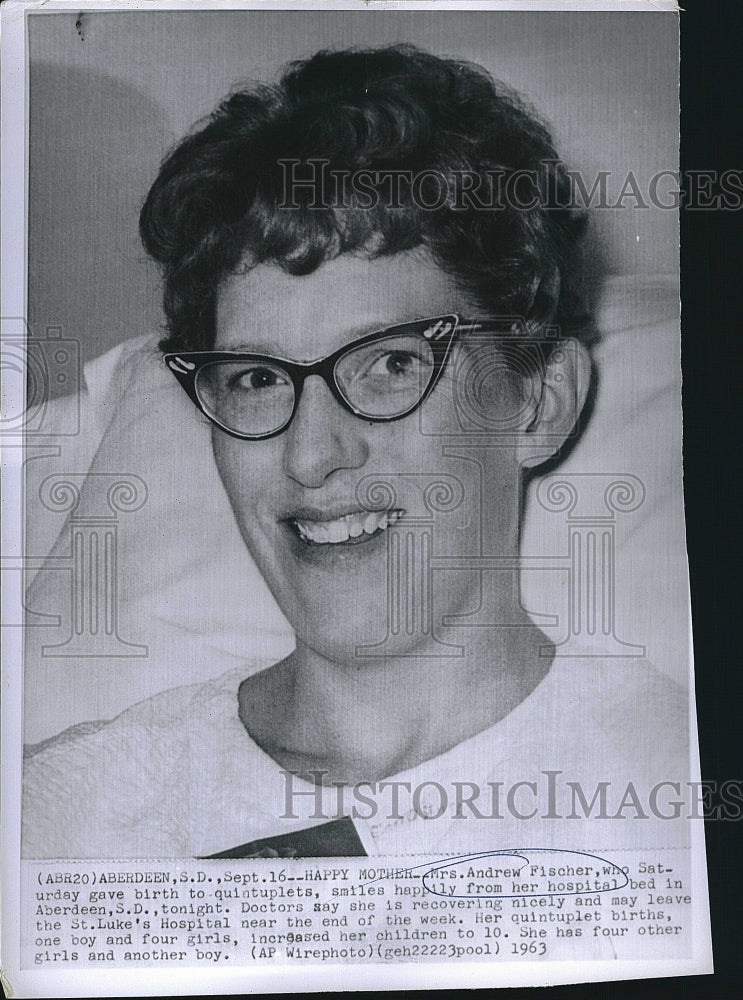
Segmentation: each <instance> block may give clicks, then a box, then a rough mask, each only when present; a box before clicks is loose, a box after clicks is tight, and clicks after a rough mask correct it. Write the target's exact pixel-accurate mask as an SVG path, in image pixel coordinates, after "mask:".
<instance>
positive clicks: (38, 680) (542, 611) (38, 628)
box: [25, 276, 689, 743]
mask: <svg viewBox="0 0 743 1000" xmlns="http://www.w3.org/2000/svg"><path fill="white" fill-rule="evenodd" d="M597 320H598V326H599V329H600V331H601V340H600V342H599V344H598V345H597V347H596V349H595V351H594V358H595V364H596V369H597V375H598V381H597V391H596V398H595V404H594V406H593V413H592V416H591V419H590V421H589V423H588V425H587V428H586V430H585V432H584V433H583V435H582V436H581V437H580V439H579V440H578V441H577V443H576V446H575V447H574V448H573V449H572V450H571V451H570V453H569V455H568V456H567V457H566V459H565V460H564V461H563V463H562V464H561V465H560V466H559V467H557V468H556V469H552V470H550V471H549V472H548V473H547V474H546V475H544V476H541V477H537V478H535V480H534V481H533V482H532V483H531V484H530V486H529V490H528V496H527V501H526V505H525V520H524V526H523V534H522V552H523V555H524V565H525V570H524V573H523V579H522V592H523V601H524V605H525V607H526V608H527V609H528V610H529V611H530V612H531V613H532V614H533V615H534V617H535V620H536V621H537V622H538V624H539V625H540V627H541V628H543V630H544V631H545V633H546V634H547V635H548V636H549V637H550V639H551V640H552V641H554V642H556V643H557V644H558V655H573V654H574V653H575V652H576V651H577V650H579V649H580V648H581V647H582V648H583V649H585V643H586V641H588V643H589V645H590V646H591V647H592V648H593V650H594V652H597V651H598V648H599V646H600V648H601V652H602V653H604V654H608V655H612V656H617V657H618V659H617V661H616V662H617V669H621V665H622V661H623V658H624V657H627V656H630V657H632V656H637V655H644V656H647V658H648V659H650V660H651V661H652V662H653V663H655V665H656V666H658V667H659V668H660V669H662V670H664V671H665V672H666V673H667V674H669V675H670V676H671V677H673V678H674V679H676V680H679V681H682V682H685V681H686V680H687V673H688V660H689V649H688V636H689V609H688V581H687V567H686V559H685V545H684V521H683V495H682V478H681V476H682V468H681V405H680V338H679V300H678V282H677V279H676V277H675V276H670V277H663V276H660V277H655V278H646V279H638V278H635V277H624V276H617V277H613V278H610V279H608V280H607V281H606V282H605V285H604V288H603V291H602V294H601V299H600V302H599V307H598V310H597ZM85 384H86V389H85V392H84V394H83V397H82V399H80V400H69V399H68V400H58V401H55V402H54V403H52V404H50V406H51V407H53V408H54V407H56V408H58V412H59V413H60V416H61V412H62V410H63V408H64V407H65V406H70V405H73V404H74V405H79V406H80V412H81V433H80V435H78V436H77V437H76V438H72V439H70V438H62V437H60V438H58V439H57V440H56V442H53V443H55V444H56V445H57V447H58V451H59V454H55V455H51V456H49V457H32V458H30V459H29V460H28V461H27V462H26V466H25V475H26V479H25V489H26V497H27V514H26V516H27V525H26V552H27V554H28V555H30V556H32V557H37V559H38V557H41V556H47V559H46V561H45V562H44V565H43V568H42V569H41V570H39V571H38V572H36V574H35V576H33V578H32V579H30V580H29V587H28V591H27V614H28V618H27V622H28V626H29V627H28V628H27V629H26V636H27V643H26V648H27V654H26V673H25V700H26V707H25V739H26V741H27V742H29V743H34V742H38V741H39V740H42V739H44V738H46V737H48V736H50V735H52V734H53V733H56V732H59V731H60V730H62V729H64V728H66V727H68V726H70V725H73V724H75V723H78V722H81V721H84V720H91V719H99V718H110V717H111V716H113V715H115V714H116V713H118V712H119V711H121V710H123V709H124V708H125V707H127V706H128V705H130V704H132V703H133V702H135V701H138V700H141V699H142V698H145V697H148V696H149V695H151V694H154V693H156V692H157V691H160V690H163V689H166V688H169V687H172V686H175V685H177V684H184V683H192V682H196V681H199V680H202V679H205V678H207V677H211V676H216V675H218V674H220V673H222V672H224V671H225V670H227V669H229V668H231V667H234V666H236V665H239V663H240V662H241V660H243V659H245V658H246V657H247V656H249V655H250V656H253V655H255V653H256V652H257V651H259V652H260V654H261V656H263V657H270V658H272V659H278V658H280V657H282V656H285V655H286V654H287V653H288V652H289V651H290V650H291V649H292V647H293V634H292V631H291V628H290V626H289V625H288V623H287V622H286V620H285V618H284V617H283V615H282V614H281V612H280V610H279V608H278V607H277V605H276V603H275V601H274V600H273V598H272V596H271V594H270V593H269V591H268V588H267V586H266V585H265V583H264V582H263V580H262V578H261V576H260V574H259V573H258V571H257V569H256V567H255V565H254V564H253V562H252V560H251V558H250V556H249V555H248V552H247V550H246V548H245V546H244V544H243V542H242V539H241V537H240V535H239V532H238V530H237V526H236V524H235V521H234V518H233V516H232V512H231V510H230V507H229V503H228V501H227V497H226V494H225V492H224V490H223V488H222V485H221V482H220V480H219V476H218V473H217V470H216V466H215V464H214V459H213V456H212V451H211V440H210V430H209V425H208V422H207V421H206V419H205V418H203V417H202V416H201V414H199V413H198V411H197V410H196V408H195V407H194V406H193V405H192V403H191V402H190V401H189V400H188V398H187V397H186V395H185V393H184V392H183V391H182V389H181V388H180V387H179V386H178V385H177V383H176V381H175V379H173V377H172V376H171V375H170V373H169V372H168V371H166V369H165V367H164V365H163V364H162V362H161V360H160V356H159V353H158V350H157V340H156V338H155V337H154V336H144V337H138V338H135V339H133V340H129V341H127V342H125V343H124V344H121V345H119V346H118V347H117V348H115V349H114V350H113V351H111V352H109V353H108V354H107V355H104V357H103V358H99V359H98V360H96V361H94V362H92V363H91V364H89V365H87V366H86V368H85ZM591 536H592V537H591ZM577 546H580V549H578V548H577ZM76 560H77V567H78V569H77V571H76V572H75V573H73V566H74V565H75V561H76ZM578 565H580V572H577V567H578ZM31 572H32V571H31V570H29V578H30V577H31ZM96 573H97V574H98V577H97V581H96V579H95V574H96ZM81 579H82V584H81V583H80V580H81ZM104 579H107V580H108V583H109V586H108V590H107V589H106V586H105V585H104V582H103V581H104ZM74 580H77V581H78V583H77V584H76V586H77V587H78V590H77V591H75V590H74V587H73V581H74ZM81 586H82V590H80V587H81ZM91 595H97V596H94V598H93V602H92V604H91Z"/></svg>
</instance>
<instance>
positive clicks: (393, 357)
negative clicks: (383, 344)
mask: <svg viewBox="0 0 743 1000" xmlns="http://www.w3.org/2000/svg"><path fill="white" fill-rule="evenodd" d="M420 365H421V360H420V358H417V357H415V355H413V354H408V353H407V352H405V351H390V352H389V353H387V354H382V355H380V357H378V358H377V360H376V361H375V362H374V364H373V365H371V367H370V368H369V371H368V373H367V374H369V375H398V376H403V375H412V374H413V373H414V372H416V371H417V370H418V369H419V368H420Z"/></svg>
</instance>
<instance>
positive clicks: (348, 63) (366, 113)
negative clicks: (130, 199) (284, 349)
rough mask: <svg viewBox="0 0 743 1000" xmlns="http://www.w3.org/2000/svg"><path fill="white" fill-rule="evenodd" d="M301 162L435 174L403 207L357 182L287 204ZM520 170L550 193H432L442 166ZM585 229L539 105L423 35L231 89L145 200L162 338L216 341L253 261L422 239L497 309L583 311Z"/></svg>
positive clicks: (288, 266)
mask: <svg viewBox="0 0 743 1000" xmlns="http://www.w3.org/2000/svg"><path fill="white" fill-rule="evenodd" d="M287 161H292V164H293V165H292V167H291V169H292V171H294V170H295V167H296V166H297V163H299V164H301V165H302V166H303V168H312V169H315V168H316V166H317V161H323V163H324V164H325V166H326V168H327V170H328V171H336V172H345V173H346V174H348V175H353V174H354V172H359V171H364V172H366V176H367V179H368V178H369V177H370V176H371V177H374V175H375V173H376V174H377V176H378V181H379V184H381V183H382V181H381V180H380V179H379V178H381V177H382V175H383V174H384V175H385V176H387V177H389V176H390V175H391V174H392V173H394V172H400V171H408V172H412V174H414V175H415V174H418V175H420V174H422V173H423V174H425V175H427V176H426V177H425V178H424V181H425V183H424V184H423V186H422V187H420V189H419V192H418V197H413V194H412V193H411V188H410V187H407V188H406V187H405V185H401V186H400V189H399V201H398V203H397V205H396V206H395V207H390V203H389V198H387V199H385V198H384V197H379V198H376V199H374V198H373V197H372V198H367V199H366V202H364V200H363V199H362V198H361V197H360V196H359V194H358V192H356V193H351V194H350V195H349V194H346V195H345V197H344V200H343V202H342V203H337V202H336V203H329V202H323V203H322V204H320V205H318V204H317V199H316V197H313V196H312V192H310V191H307V190H306V189H304V188H301V189H300V188H299V187H298V188H297V192H296V195H293V196H292V199H291V202H290V204H291V205H293V207H286V206H287V192H286V178H287V176H288V174H287ZM312 161H315V167H313V164H312ZM518 172H530V173H531V175H533V177H534V178H535V179H536V185H537V188H536V189H537V190H538V194H539V197H538V198H536V199H533V200H534V201H535V202H537V204H535V205H533V206H531V205H530V206H529V207H523V206H524V205H526V204H527V201H528V199H524V200H523V201H522V205H521V206H519V205H516V204H513V203H511V202H512V200H511V202H509V201H508V200H506V202H505V203H500V204H498V205H497V206H496V207H489V208H482V207H479V206H478V205H477V204H471V203H470V202H466V203H465V202H464V200H463V199H460V203H459V204H458V203H456V201H453V200H452V199H451V198H447V199H446V203H445V204H440V205H437V206H436V208H435V209H433V208H431V207H430V201H429V199H430V197H431V190H432V188H431V182H432V177H433V175H436V176H437V177H439V178H443V179H444V181H445V182H446V181H447V179H453V178H454V176H455V174H456V175H458V176H459V177H460V178H461V177H462V176H464V175H465V174H469V175H470V177H474V176H478V177H485V176H489V177H490V178H491V179H492V178H493V177H498V178H500V179H501V180H503V179H506V180H507V179H508V178H509V177H514V176H516V175H517V174H518ZM296 176H303V175H299V174H297V175H296ZM433 179H435V178H433ZM426 183H428V188H429V189H428V193H427V195H426V199H427V200H426V204H427V205H429V207H426V205H424V204H421V198H422V192H423V191H424V190H426V186H425V185H426ZM378 186H379V185H378ZM434 200H435V191H434ZM370 202H371V204H370ZM582 229H583V219H582V217H581V216H580V215H579V214H578V213H576V212H575V211H573V210H572V209H571V208H570V195H569V179H568V178H567V176H566V172H565V168H564V166H563V165H562V163H561V162H560V161H559V158H558V156H557V153H556V152H555V149H554V147H553V143H552V139H551V136H550V133H549V131H548V129H547V127H546V126H545V125H544V124H543V123H542V122H541V121H540V120H539V118H538V117H537V115H536V114H535V113H534V112H533V111H532V110H531V109H529V108H527V107H526V106H525V105H524V103H523V102H522V101H521V99H520V98H519V97H518V96H517V95H516V94H514V93H513V92H512V91H511V90H510V89H508V88H507V87H505V86H504V85H503V84H501V83H498V82H496V81H495V80H493V78H492V77H491V76H490V75H489V74H488V73H487V72H486V71H485V70H484V69H482V68H481V67H479V66H476V65H473V64H470V63H466V62H463V61H461V60H456V59H445V58H440V57H437V56H434V55H431V54H429V53H426V52H423V51H421V50H420V49H417V48H415V47H413V46H410V45H399V46H392V47H387V48H378V49H367V50H345V51H338V52H328V51H323V52H319V53H317V54H316V55H314V56H313V57H312V58H310V59H307V60H303V61H299V62H294V63H292V64H290V65H289V67H288V68H287V70H286V72H285V73H284V75H283V76H282V77H281V79H280V81H279V83H278V84H277V85H275V86H256V87H253V88H250V89H245V90H241V91H239V92H236V93H234V94H232V95H231V96H229V97H228V98H226V99H225V100H224V101H223V102H222V103H221V104H220V105H219V106H218V108H217V109H216V110H215V111H214V113H213V114H212V115H211V116H210V117H209V118H208V119H207V121H206V122H205V123H201V125H200V126H199V127H198V128H197V130H196V131H194V132H193V133H192V134H190V135H189V136H187V137H186V138H185V139H184V140H183V141H182V142H181V143H180V144H179V145H178V146H177V147H176V148H175V149H174V150H173V151H172V152H171V153H170V154H169V155H168V156H167V158H166V159H165V160H164V162H163V164H162V167H161V169H160V173H159V175H158V177H157V180H156V181H155V183H154V184H153V186H152V188H151V190H150V192H149V194H148V196H147V199H146V201H145V203H144V206H143V208H142V212H141V215H140V234H141V237H142V241H143V243H144V245H145V248H146V249H147V251H148V253H149V254H150V255H151V256H152V257H153V258H154V259H155V260H156V261H157V262H158V263H159V264H160V266H161V268H162V272H163V278H164V309H165V315H166V320H167V331H168V335H167V337H166V338H165V339H163V341H162V342H161V345H160V346H161V348H162V349H163V350H189V349H190V350H203V349H208V348H209V347H211V346H212V345H213V342H214V337H215V312H216V310H215V306H216V298H217V293H218V291H219V288H220V283H221V282H222V281H223V280H224V279H225V278H226V277H228V276H229V275H231V274H233V273H235V272H236V271H238V270H240V269H241V268H249V267H252V266H256V265H258V264H260V263H264V262H268V263H274V264H276V265H278V266H280V267H282V268H284V269H285V270H286V271H287V272H289V273H291V274H307V273H309V272H311V271H313V270H315V269H316V268H318V267H319V266H320V265H321V264H322V263H323V262H324V261H327V260H329V259H331V258H333V257H335V256H337V255H339V254H343V253H349V252H353V253H359V254H366V255H367V256H368V257H369V258H375V257H380V256H383V255H391V254H396V253H400V252H403V251H407V250H411V249H413V248H416V247H421V248H424V249H425V250H427V251H428V252H429V254H430V255H431V257H432V258H433V260H434V261H435V262H436V263H437V264H438V265H439V266H440V267H441V268H442V269H443V270H445V271H446V272H447V273H449V274H450V275H451V276H452V277H453V278H454V279H455V280H456V281H457V282H458V283H459V285H460V287H462V288H463V289H465V290H466V291H467V292H469V293H470V294H471V295H472V296H473V297H474V298H475V301H476V302H477V303H478V305H479V306H480V307H481V308H482V309H483V311H484V313H486V314H488V315H509V316H514V315H517V316H522V317H525V318H526V319H527V320H528V322H529V323H530V325H533V326H534V327H535V328H538V327H540V326H541V325H543V324H545V323H560V324H562V325H564V326H570V319H571V314H572V312H573V311H574V308H575V304H574V301H573V298H574V297H573V295H572V293H571V277H570V275H571V266H572V265H573V264H574V261H575V260H576V258H577V257H578V254H577V249H578V244H579V239H580V236H581V233H582Z"/></svg>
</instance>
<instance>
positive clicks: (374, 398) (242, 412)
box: [196, 334, 435, 436]
mask: <svg viewBox="0 0 743 1000" xmlns="http://www.w3.org/2000/svg"><path fill="white" fill-rule="evenodd" d="M434 370H435V366H434V355H433V351H432V349H431V345H430V344H429V343H428V342H427V341H425V340H423V339H422V338H421V337H417V336H411V335H403V334H400V335H390V336H389V337H386V338H382V339H380V340H375V341H372V342H371V343H369V344H363V345H360V346H359V347H357V348H354V349H352V350H350V351H348V352H347V353H345V354H343V355H342V356H341V357H340V358H339V360H338V361H337V362H336V364H335V370H334V377H335V383H336V386H337V388H338V390H339V392H340V394H341V395H342V396H343V398H344V399H345V400H346V402H347V403H348V404H349V406H351V407H352V409H353V410H354V411H355V412H357V413H358V414H359V415H360V416H366V417H370V418H374V417H382V418H389V417H395V416H397V415H402V414H404V413H406V412H408V411H409V410H411V409H412V408H414V407H415V405H416V404H417V403H418V402H419V401H420V399H421V398H422V396H423V395H424V393H425V391H426V389H427V388H428V385H429V384H430V382H431V379H432V378H433V374H434ZM196 392H197V394H198V397H199V400H200V402H201V405H202V406H203V407H204V409H205V410H206V412H207V413H208V414H209V415H210V416H211V417H213V418H214V419H215V420H216V421H217V422H218V423H220V424H221V425H222V426H223V427H226V428H228V429H229V430H231V431H235V432H236V433H238V434H247V435H255V436H261V435H265V434H271V433H272V432H275V431H277V430H279V429H280V428H282V427H283V426H284V425H285V424H286V423H287V422H288V421H289V419H290V418H291V415H292V412H293V410H294V401H295V388H294V382H293V380H292V377H291V375H290V374H289V372H288V371H287V370H286V369H285V368H283V367H282V366H281V364H279V363H274V362H267V361H214V362H211V363H210V364H207V365H204V367H203V368H201V369H200V370H199V372H198V374H197V376H196Z"/></svg>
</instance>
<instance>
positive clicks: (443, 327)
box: [163, 313, 513, 441]
mask: <svg viewBox="0 0 743 1000" xmlns="http://www.w3.org/2000/svg"><path fill="white" fill-rule="evenodd" d="M512 323H513V320H506V321H504V320H489V321H486V322H473V321H463V320H462V318H461V317H460V316H459V315H457V314H456V313H447V314H445V315H443V316H434V317H431V318H430V319H420V320H412V321H410V322H407V323H397V324H394V325H393V326H389V327H385V328H384V329H382V330H377V331H375V332H374V333H370V334H367V335H366V336H363V337H360V338H359V339H358V340H354V341H352V342H351V343H350V344H344V345H343V347H340V348H338V350H336V351H333V352H332V354H328V355H327V357H324V358H320V359H319V360H318V361H290V360H289V359H288V358H281V357H276V356H275V355H270V354H258V353H255V352H252V351H176V352H170V353H168V354H165V355H163V362H164V364H165V365H166V366H167V367H168V369H169V370H170V371H171V372H172V373H173V375H174V376H175V378H176V379H177V380H178V382H179V383H180V385H181V386H182V388H183V389H184V390H185V392H186V394H187V395H188V397H189V398H190V400H191V401H192V402H193V403H194V405H195V406H196V407H197V409H198V410H200V411H201V413H203V414H204V416H205V417H206V418H207V419H208V420H210V421H211V422H212V423H213V424H214V425H215V426H216V427H219V429H220V430H222V431H224V432H225V433H226V434H229V435H230V436H231V437H235V438H238V439H240V440H241V441H267V440H268V439H270V438H273V437H277V436H278V435H279V434H282V433H283V432H284V431H285V430H286V429H287V428H288V427H289V425H290V424H291V422H292V420H293V419H294V416H295V414H296V412H297V409H298V407H299V403H300V400H301V398H302V390H303V388H304V383H305V381H306V380H307V379H308V378H309V377H310V376H311V375H319V376H320V377H321V378H322V379H323V381H324V382H325V384H326V385H327V387H328V388H329V389H330V391H331V393H332V394H333V397H334V399H335V400H336V401H337V402H338V403H339V404H340V405H341V406H342V407H343V409H344V410H346V411H347V412H348V413H351V414H353V415H354V416H355V417H358V418H359V419H360V420H366V421H369V422H370V423H380V424H381V423H391V422H392V421H394V420H402V419H403V417H407V416H410V414H411V413H414V412H415V411H416V410H417V409H418V408H419V407H420V406H422V405H423V403H424V402H425V401H426V400H427V399H428V397H429V396H430V395H431V393H432V392H433V390H434V389H435V387H436V385H437V384H438V382H439V381H440V379H441V376H442V374H443V372H444V370H445V368H446V364H447V362H448V360H449V357H450V355H451V351H452V347H453V346H454V343H455V341H456V339H457V337H459V336H460V335H461V334H462V333H464V332H472V331H483V330H486V329H489V328H491V327H492V328H493V329H495V327H497V326H502V325H506V326H510V325H511V324H512ZM426 324H427V325H428V328H427V329H424V330H423V331H419V330H418V329H417V328H419V327H421V326H425V325H426ZM411 327H416V330H415V331H414V333H416V334H418V335H419V336H421V337H422V338H423V339H424V340H425V341H426V343H428V344H430V345H431V349H432V353H433V374H432V375H431V378H430V380H429V383H428V385H427V386H426V388H425V390H424V391H423V393H422V394H421V396H420V398H419V399H418V400H417V401H416V402H415V403H414V404H413V405H412V406H409V407H408V408H407V409H406V410H404V411H403V412H401V413H395V414H393V415H392V416H382V415H373V414H371V415H370V414H367V413H364V412H363V411H362V410H360V409H358V408H357V407H355V406H353V404H352V403H351V402H350V401H349V400H348V399H347V398H346V397H345V396H344V395H343V392H342V390H341V387H340V385H339V384H338V382H337V381H336V377H335V368H336V365H337V364H338V362H339V361H341V359H342V358H344V357H345V356H346V355H347V354H349V353H351V352H353V351H355V350H357V349H358V348H360V347H365V346H366V345H367V344H372V343H374V342H375V341H382V340H385V339H389V338H391V337H394V336H395V335H398V333H399V335H400V336H403V335H404V334H403V331H405V330H409V329H410V328H411ZM230 361H237V362H242V361H244V362H251V363H255V364H261V363H263V364H266V365H272V366H274V367H280V368H283V369H284V370H285V371H286V374H287V375H288V376H289V379H290V380H291V383H292V387H293V389H294V404H293V406H292V410H291V413H290V414H289V416H288V417H287V419H286V420H285V422H284V423H283V424H282V425H281V427H279V428H277V429H276V430H272V431H269V432H268V433H266V434H244V433H241V432H240V431H236V430H234V429H233V428H231V427H227V426H226V425H225V424H223V423H222V422H221V421H220V420H218V419H217V417H216V416H215V415H214V414H212V413H210V412H209V411H208V410H207V408H206V407H205V405H204V403H203V402H202V401H201V399H200V398H199V394H198V389H197V387H196V379H197V376H198V373H199V371H200V370H201V369H202V368H204V367H206V365H209V364H213V363H215V362H225V363H226V362H230Z"/></svg>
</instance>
